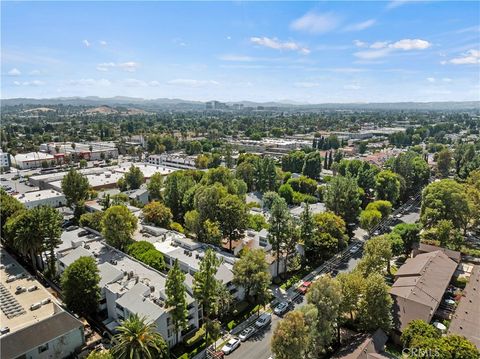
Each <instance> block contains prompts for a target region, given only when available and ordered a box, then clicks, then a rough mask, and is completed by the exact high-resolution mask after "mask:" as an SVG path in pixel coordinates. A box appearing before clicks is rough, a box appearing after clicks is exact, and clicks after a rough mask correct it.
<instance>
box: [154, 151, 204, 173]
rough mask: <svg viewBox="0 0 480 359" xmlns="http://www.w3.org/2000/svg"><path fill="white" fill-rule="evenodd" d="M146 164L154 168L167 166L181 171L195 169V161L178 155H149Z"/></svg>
mask: <svg viewBox="0 0 480 359" xmlns="http://www.w3.org/2000/svg"><path fill="white" fill-rule="evenodd" d="M147 162H148V163H150V164H152V165H156V166H168V167H173V168H178V169H183V170H189V169H195V168H196V167H195V159H193V158H190V157H188V156H180V155H168V154H162V155H150V156H148V158H147Z"/></svg>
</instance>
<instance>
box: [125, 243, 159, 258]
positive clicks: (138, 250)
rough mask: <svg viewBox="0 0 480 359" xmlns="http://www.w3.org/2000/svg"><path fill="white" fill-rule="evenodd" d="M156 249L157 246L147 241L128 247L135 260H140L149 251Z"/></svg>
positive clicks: (128, 251)
mask: <svg viewBox="0 0 480 359" xmlns="http://www.w3.org/2000/svg"><path fill="white" fill-rule="evenodd" d="M153 249H155V246H154V245H153V244H152V243H150V242H147V241H138V242H133V243H132V244H130V245H129V246H128V247H127V253H128V254H129V255H131V256H132V257H134V258H139V257H140V256H141V255H142V254H144V253H145V252H147V251H149V250H153Z"/></svg>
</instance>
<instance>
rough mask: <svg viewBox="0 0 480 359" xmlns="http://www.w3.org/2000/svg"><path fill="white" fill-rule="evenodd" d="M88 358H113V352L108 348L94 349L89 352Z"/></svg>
mask: <svg viewBox="0 0 480 359" xmlns="http://www.w3.org/2000/svg"><path fill="white" fill-rule="evenodd" d="M87 359H113V355H112V353H111V352H110V351H109V350H107V349H104V350H94V351H91V352H90V354H88V357H87Z"/></svg>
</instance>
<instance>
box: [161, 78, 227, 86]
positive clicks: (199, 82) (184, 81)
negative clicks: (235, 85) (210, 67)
mask: <svg viewBox="0 0 480 359" xmlns="http://www.w3.org/2000/svg"><path fill="white" fill-rule="evenodd" d="M167 83H168V84H169V85H178V86H185V87H202V86H206V85H219V84H220V83H219V82H217V81H214V80H194V79H173V80H170V81H168V82H167Z"/></svg>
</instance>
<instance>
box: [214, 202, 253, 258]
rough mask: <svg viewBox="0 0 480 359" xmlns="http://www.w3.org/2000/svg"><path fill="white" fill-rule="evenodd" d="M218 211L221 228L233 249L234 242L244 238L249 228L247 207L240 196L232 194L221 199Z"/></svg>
mask: <svg viewBox="0 0 480 359" xmlns="http://www.w3.org/2000/svg"><path fill="white" fill-rule="evenodd" d="M218 212H219V215H218V220H219V223H220V229H221V230H222V234H223V235H224V236H225V237H227V238H228V241H229V246H230V250H232V242H233V241H236V240H238V239H240V238H242V237H243V234H244V232H245V229H246V228H247V215H248V212H247V207H246V205H245V202H244V201H242V200H241V199H240V198H238V196H236V195H232V194H230V195H227V196H225V197H223V198H222V199H220V201H219V203H218Z"/></svg>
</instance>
